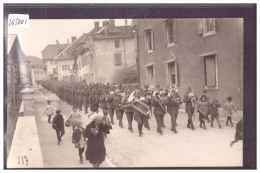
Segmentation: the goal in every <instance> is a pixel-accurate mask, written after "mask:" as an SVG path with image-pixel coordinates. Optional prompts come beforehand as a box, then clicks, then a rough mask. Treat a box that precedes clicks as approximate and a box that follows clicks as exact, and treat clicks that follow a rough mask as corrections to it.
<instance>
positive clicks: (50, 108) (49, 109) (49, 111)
mask: <svg viewBox="0 0 260 173" xmlns="http://www.w3.org/2000/svg"><path fill="white" fill-rule="evenodd" d="M54 110H56V108H55V107H54V106H53V105H51V101H50V100H47V106H46V108H45V111H44V114H46V115H47V116H48V123H49V124H51V116H52V115H53V114H54Z"/></svg>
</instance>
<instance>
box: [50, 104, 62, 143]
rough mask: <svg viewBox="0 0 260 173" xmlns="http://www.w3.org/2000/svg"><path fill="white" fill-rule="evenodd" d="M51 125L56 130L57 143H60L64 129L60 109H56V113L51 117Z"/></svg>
mask: <svg viewBox="0 0 260 173" xmlns="http://www.w3.org/2000/svg"><path fill="white" fill-rule="evenodd" d="M52 127H53V128H54V129H55V130H56V134H57V139H58V145H60V144H61V142H62V139H61V137H62V136H63V135H64V134H65V131H64V118H63V115H62V114H61V110H59V109H58V110H57V111H56V115H55V117H54V118H53V121H52Z"/></svg>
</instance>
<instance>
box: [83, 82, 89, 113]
mask: <svg viewBox="0 0 260 173" xmlns="http://www.w3.org/2000/svg"><path fill="white" fill-rule="evenodd" d="M83 104H84V110H85V114H87V113H88V105H89V88H88V86H87V84H85V87H84V90H83Z"/></svg>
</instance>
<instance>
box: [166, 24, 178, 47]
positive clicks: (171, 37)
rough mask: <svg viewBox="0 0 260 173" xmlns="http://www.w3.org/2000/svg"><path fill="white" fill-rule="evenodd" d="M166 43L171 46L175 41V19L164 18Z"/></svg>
mask: <svg viewBox="0 0 260 173" xmlns="http://www.w3.org/2000/svg"><path fill="white" fill-rule="evenodd" d="M165 25H166V45H167V46H172V45H174V43H176V42H177V29H176V21H175V20H173V19H168V20H166V24H165Z"/></svg>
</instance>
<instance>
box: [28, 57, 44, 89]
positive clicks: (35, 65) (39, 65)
mask: <svg viewBox="0 0 260 173" xmlns="http://www.w3.org/2000/svg"><path fill="white" fill-rule="evenodd" d="M27 59H28V61H29V67H30V71H31V79H32V84H33V85H37V81H38V80H43V79H45V77H46V65H45V63H43V61H42V59H40V58H38V57H36V56H27Z"/></svg>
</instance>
